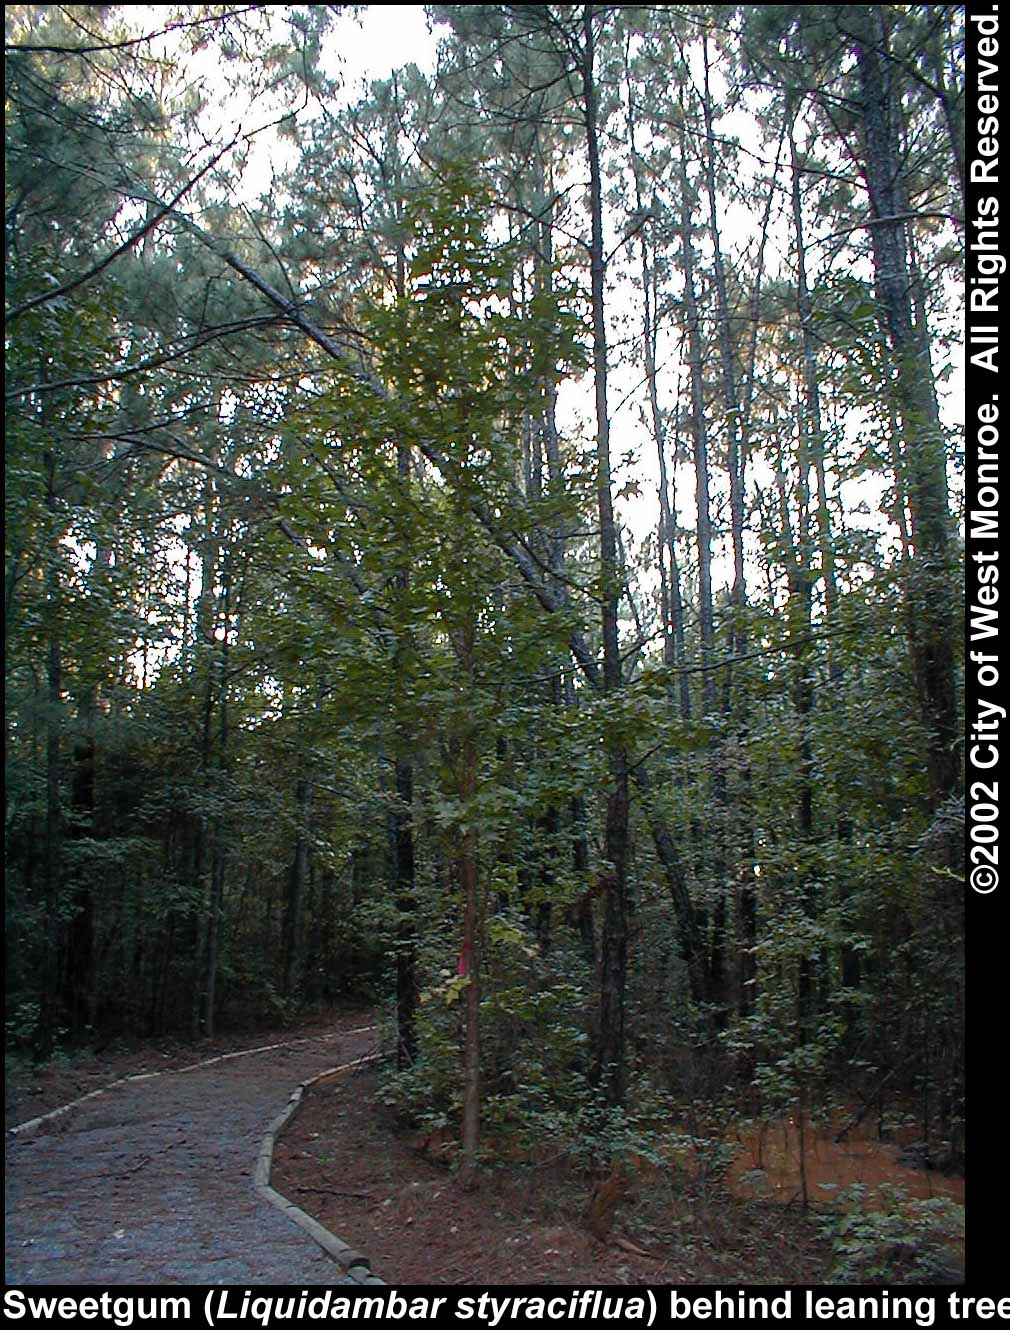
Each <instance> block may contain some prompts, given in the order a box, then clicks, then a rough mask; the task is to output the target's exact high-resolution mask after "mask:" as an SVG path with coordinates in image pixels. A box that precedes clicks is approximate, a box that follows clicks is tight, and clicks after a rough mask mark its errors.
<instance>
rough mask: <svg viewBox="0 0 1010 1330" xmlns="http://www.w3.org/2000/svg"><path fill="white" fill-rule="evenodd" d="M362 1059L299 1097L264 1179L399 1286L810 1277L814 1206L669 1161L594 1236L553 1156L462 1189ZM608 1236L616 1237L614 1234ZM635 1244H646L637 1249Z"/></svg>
mask: <svg viewBox="0 0 1010 1330" xmlns="http://www.w3.org/2000/svg"><path fill="white" fill-rule="evenodd" d="M378 1083H379V1073H378V1072H377V1071H376V1070H375V1069H374V1068H363V1069H362V1070H361V1071H360V1072H357V1073H355V1074H353V1075H352V1076H349V1077H343V1078H341V1079H340V1080H339V1081H333V1082H324V1083H323V1084H321V1085H319V1086H317V1087H314V1088H313V1089H312V1090H311V1091H310V1092H309V1093H308V1095H307V1096H306V1099H305V1101H304V1103H303V1106H302V1108H301V1109H300V1111H299V1113H298V1114H297V1116H296V1118H295V1120H294V1121H293V1123H292V1124H291V1126H290V1127H289V1128H288V1130H287V1131H286V1132H285V1134H284V1136H283V1137H282V1138H281V1140H280V1141H279V1142H278V1144H277V1148H276V1151H275V1154H274V1167H273V1175H272V1182H273V1186H274V1187H276V1188H277V1190H278V1191H280V1192H281V1193H283V1194H284V1195H285V1196H287V1197H288V1199H289V1200H291V1201H293V1202H294V1203H295V1204H296V1205H299V1206H301V1208H302V1209H303V1210H306V1211H308V1212H309V1213H310V1214H312V1215H314V1216H315V1217H316V1218H317V1219H319V1220H320V1222H321V1223H323V1224H325V1225H326V1227H327V1228H329V1229H331V1230H332V1231H333V1232H334V1233H336V1234H338V1235H339V1236H340V1237H341V1238H342V1239H343V1240H344V1241H345V1242H349V1243H351V1244H352V1246H355V1247H357V1248H358V1249H359V1250H361V1251H363V1252H365V1253H366V1254H367V1255H368V1256H369V1257H370V1258H371V1261H372V1268H373V1269H374V1270H375V1271H376V1272H377V1273H378V1274H380V1275H381V1276H382V1277H383V1278H384V1279H386V1280H387V1281H388V1282H391V1283H392V1282H396V1283H409V1284H414V1283H416V1284H480V1285H487V1286H491V1285H498V1284H572V1283H574V1284H593V1285H622V1284H638V1283H645V1282H648V1283H659V1284H695V1283H706V1284H707V1283H712V1284H759V1283H785V1284H792V1283H820V1282H823V1281H824V1279H825V1277H826V1271H827V1266H828V1261H829V1256H830V1252H829V1249H828V1245H827V1243H826V1242H825V1240H824V1239H823V1238H822V1237H821V1236H820V1234H819V1232H818V1226H817V1220H816V1217H815V1216H813V1215H811V1214H803V1213H802V1212H801V1211H800V1209H799V1208H798V1207H797V1206H790V1205H783V1204H782V1203H781V1202H778V1201H771V1200H765V1199H759V1198H754V1199H746V1198H740V1197H736V1196H733V1195H731V1194H729V1193H728V1192H726V1191H725V1190H724V1189H723V1188H722V1187H721V1186H720V1185H718V1184H712V1185H710V1186H708V1187H705V1186H703V1185H701V1184H700V1183H699V1182H698V1181H697V1180H692V1179H690V1178H688V1177H685V1176H683V1175H682V1174H678V1173H674V1172H673V1171H672V1170H671V1171H670V1172H669V1173H668V1174H665V1175H657V1176H652V1177H649V1176H643V1177H641V1178H640V1179H639V1180H638V1181H637V1182H636V1184H635V1185H634V1187H633V1194H632V1195H631V1196H630V1197H629V1198H628V1199H627V1200H625V1201H624V1202H623V1203H622V1205H621V1207H620V1208H619V1209H618V1211H617V1215H616V1220H615V1223H614V1228H613V1230H612V1239H611V1241H610V1242H608V1243H603V1242H599V1241H597V1240H596V1239H595V1238H594V1237H593V1236H592V1235H591V1234H590V1232H589V1231H588V1230H587V1228H586V1224H585V1213H586V1206H587V1201H588V1199H589V1195H590V1190H591V1184H590V1181H589V1179H588V1178H587V1177H586V1176H585V1175H584V1174H583V1173H580V1172H577V1171H576V1170H574V1169H572V1168H570V1167H567V1166H565V1165H564V1164H562V1163H560V1162H555V1163H544V1162H543V1161H541V1162H539V1163H537V1164H536V1165H522V1164H516V1163H514V1162H513V1163H510V1164H508V1165H505V1166H502V1167H499V1168H494V1167H489V1168H488V1169H487V1170H486V1171H485V1172H484V1173H483V1174H482V1178H481V1183H480V1187H479V1189H478V1190H477V1191H475V1192H473V1193H470V1194H467V1193H464V1192H463V1191H462V1190H461V1189H460V1188H459V1187H458V1186H457V1185H456V1183H455V1180H454V1178H453V1175H452V1172H451V1168H450V1166H449V1165H448V1164H447V1163H446V1162H444V1161H443V1160H439V1159H437V1158H433V1157H432V1145H433V1144H434V1145H435V1147H436V1150H437V1145H438V1143H432V1142H431V1141H430V1140H429V1141H428V1142H425V1140H424V1138H422V1137H418V1135H417V1133H411V1132H408V1131H405V1130H404V1129H403V1128H402V1127H400V1126H399V1125H398V1124H397V1121H396V1119H395V1117H394V1114H393V1112H392V1110H390V1109H389V1108H387V1107H386V1106H385V1105H384V1104H382V1103H381V1102H380V1101H379V1099H378V1098H377V1090H378ZM613 1239H618V1240H623V1241H625V1242H626V1243H627V1244H628V1245H626V1246H619V1245H616V1244H615V1242H614V1241H613ZM633 1247H638V1248H640V1249H642V1251H643V1252H644V1253H648V1255H638V1254H636V1252H635V1251H633V1250H632V1249H631V1248H633Z"/></svg>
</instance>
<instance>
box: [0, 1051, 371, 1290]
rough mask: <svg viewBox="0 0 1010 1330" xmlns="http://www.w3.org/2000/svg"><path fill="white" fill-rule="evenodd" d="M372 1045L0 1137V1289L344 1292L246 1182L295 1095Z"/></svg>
mask: <svg viewBox="0 0 1010 1330" xmlns="http://www.w3.org/2000/svg"><path fill="white" fill-rule="evenodd" d="M374 1041H375V1034H374V1032H372V1031H361V1030H357V1031H355V1030H350V1029H349V1030H347V1031H345V1032H340V1033H337V1034H334V1035H328V1036H325V1037H316V1038H312V1039H308V1040H303V1041H300V1042H298V1043H293V1044H289V1045H286V1046H284V1047H281V1048H276V1049H273V1050H270V1051H268V1052H262V1053H253V1054H251V1055H249V1056H244V1057H230V1058H227V1059H223V1060H219V1061H215V1062H214V1063H213V1064H212V1065H209V1066H205V1067H200V1068H197V1069H195V1070H184V1071H168V1072H164V1073H162V1074H161V1075H159V1076H157V1077H153V1078H149V1079H145V1080H137V1081H132V1082H129V1083H127V1084H125V1085H118V1086H116V1087H115V1088H114V1089H111V1090H109V1091H108V1092H107V1093H105V1094H102V1095H101V1096H99V1097H98V1098H95V1099H91V1100H89V1101H88V1102H87V1103H84V1104H81V1105H80V1106H78V1107H76V1108H74V1109H73V1110H72V1111H71V1112H70V1113H68V1114H66V1115H65V1116H63V1117H59V1118H56V1119H55V1120H54V1121H53V1122H52V1123H50V1124H46V1125H45V1126H43V1127H42V1128H41V1129H40V1130H38V1131H31V1132H25V1133H23V1134H21V1135H18V1136H14V1137H12V1136H10V1135H8V1138H7V1148H6V1203H5V1211H6V1230H7V1231H6V1240H5V1247H6V1253H5V1254H6V1278H7V1282H8V1283H10V1284H295V1285H301V1284H334V1283H344V1282H348V1281H347V1280H346V1279H345V1277H344V1274H343V1271H342V1270H341V1269H340V1268H339V1266H337V1265H335V1264H334V1262H333V1261H331V1260H330V1259H329V1258H328V1257H327V1256H326V1255H324V1253H323V1252H322V1251H321V1250H320V1248H319V1247H317V1246H316V1244H315V1243H314V1242H313V1241H312V1239H311V1238H310V1237H308V1236H307V1234H305V1233H303V1232H302V1231H301V1230H300V1229H299V1228H297V1227H296V1226H295V1225H294V1224H293V1223H292V1222H291V1221H290V1220H289V1219H287V1218H285V1216H284V1215H283V1214H282V1213H281V1212H280V1211H279V1210H277V1209H276V1208H275V1207H274V1206H272V1205H270V1204H268V1203H267V1202H266V1201H264V1200H262V1199H261V1198H260V1197H259V1196H257V1195H256V1193H255V1192H254V1190H253V1174H254V1171H255V1168H256V1159H257V1155H258V1153H259V1149H260V1144H261V1142H262V1140H263V1137H264V1135H265V1134H266V1132H267V1129H268V1128H269V1127H270V1124H271V1122H272V1121H273V1120H274V1119H275V1118H276V1117H277V1115H278V1114H279V1113H280V1112H281V1111H282V1110H283V1109H284V1107H285V1105H286V1104H287V1102H288V1099H289V1097H290V1095H291V1093H292V1091H293V1090H294V1089H295V1087H296V1085H298V1084H299V1083H300V1082H301V1081H304V1080H306V1079H308V1078H309V1077H311V1076H314V1075H316V1074H318V1073H319V1072H321V1071H324V1070H326V1069H327V1068H329V1067H333V1066H337V1065H339V1064H342V1063H344V1062H348V1061H350V1060H352V1059H354V1058H357V1057H361V1056H362V1055H364V1054H367V1053H369V1052H372V1051H373V1049H374ZM347 1074H348V1075H353V1074H354V1073H353V1072H349V1073H347Z"/></svg>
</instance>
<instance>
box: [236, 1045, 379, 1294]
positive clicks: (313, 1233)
mask: <svg viewBox="0 0 1010 1330" xmlns="http://www.w3.org/2000/svg"><path fill="white" fill-rule="evenodd" d="M360 1033H363V1031H361V1032H360ZM381 1057H382V1054H381V1053H369V1054H367V1055H366V1056H365V1057H361V1058H354V1059H353V1061H351V1062H344V1063H342V1064H341V1065H340V1066H339V1067H330V1068H328V1069H327V1070H326V1071H321V1072H319V1073H318V1074H317V1075H316V1076H310V1077H309V1079H308V1080H306V1081H302V1082H301V1084H299V1085H298V1086H296V1087H295V1089H294V1090H293V1091H292V1094H291V1098H290V1099H289V1100H288V1103H287V1106H286V1107H285V1108H284V1110H283V1111H282V1112H281V1113H279V1114H278V1115H277V1117H276V1118H274V1120H273V1122H272V1123H271V1124H270V1128H269V1130H268V1131H267V1134H266V1135H265V1136H264V1137H263V1143H262V1145H261V1146H260V1152H259V1158H258V1159H257V1161H256V1172H255V1174H254V1176H253V1187H254V1188H255V1189H256V1192H257V1193H258V1195H260V1196H261V1197H262V1198H263V1199H264V1200H265V1201H269V1202H270V1204H271V1205H275V1206H276V1207H277V1209H278V1210H280V1211H281V1212H282V1213H283V1214H284V1215H286V1216H287V1218H288V1219H290V1220H291V1222H292V1223H294V1224H297V1225H298V1227H299V1228H301V1229H303V1230H304V1231H305V1232H306V1233H307V1234H308V1235H309V1237H310V1238H311V1239H312V1240H313V1242H315V1243H317V1244H318V1245H319V1246H320V1247H322V1249H323V1251H324V1252H325V1253H326V1254H327V1256H329V1257H330V1258H331V1259H332V1260H334V1261H336V1263H337V1264H338V1265H339V1266H341V1267H342V1268H343V1269H344V1270H346V1272H347V1274H348V1277H349V1278H351V1279H353V1280H354V1281H355V1282H356V1283H358V1284H385V1282H386V1281H385V1280H384V1279H379V1278H378V1276H377V1275H373V1274H372V1270H371V1261H370V1260H369V1258H368V1257H367V1256H365V1255H363V1254H362V1253H361V1252H359V1251H357V1250H356V1249H355V1248H354V1247H351V1246H350V1245H349V1244H348V1243H346V1242H344V1241H343V1240H342V1239H341V1238H338V1237H337V1236H336V1234H335V1233H331V1232H330V1230H329V1229H328V1228H326V1227H324V1225H322V1224H320V1222H319V1220H318V1219H314V1218H313V1217H312V1215H310V1214H306V1212H305V1211H304V1210H302V1209H301V1208H300V1207H299V1206H297V1205H295V1203H294V1201H289V1200H288V1198H287V1197H286V1196H284V1195H282V1193H281V1192H279V1191H277V1190H275V1188H273V1187H272V1186H271V1185H270V1169H271V1166H272V1164H273V1157H274V1146H275V1145H276V1144H277V1141H278V1139H279V1138H280V1136H281V1134H282V1132H283V1131H284V1130H285V1129H286V1128H287V1127H288V1126H289V1125H290V1123H291V1121H292V1119H293V1118H294V1116H295V1114H296V1113H297V1112H298V1109H299V1108H300V1107H301V1104H302V1100H303V1099H304V1098H305V1092H306V1091H307V1090H310V1089H311V1088H312V1087H313V1086H315V1085H320V1084H322V1082H323V1081H328V1080H331V1079H332V1078H333V1077H335V1076H339V1075H341V1073H343V1072H345V1071H352V1070H353V1069H354V1068H355V1067H362V1066H364V1065H365V1064H366V1063H368V1062H376V1061H378V1060H379V1059H380V1058H381Z"/></svg>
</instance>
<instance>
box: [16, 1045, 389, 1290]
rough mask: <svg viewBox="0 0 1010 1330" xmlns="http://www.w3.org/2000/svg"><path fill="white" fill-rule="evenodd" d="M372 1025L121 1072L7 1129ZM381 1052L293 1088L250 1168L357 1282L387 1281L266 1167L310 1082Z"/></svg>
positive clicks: (20, 1131) (256, 1183)
mask: <svg viewBox="0 0 1010 1330" xmlns="http://www.w3.org/2000/svg"><path fill="white" fill-rule="evenodd" d="M375 1028H376V1027H375V1026H374V1025H362V1026H357V1027H356V1028H354V1029H352V1030H340V1031H334V1032H333V1033H332V1034H324V1035H310V1036H307V1037H305V1038H302V1039H292V1040H281V1041H279V1042H277V1043H273V1044H263V1045H260V1046H258V1047H256V1048H246V1049H239V1050H237V1051H235V1052H231V1053H221V1054H218V1055H217V1056H215V1057H211V1058H204V1059H203V1060H202V1061H199V1062H192V1063H189V1064H187V1065H185V1066H182V1067H166V1068H164V1069H163V1070H159V1071H145V1072H137V1073H133V1074H132V1075H129V1076H121V1077H119V1078H118V1079H116V1080H114V1081H110V1082H109V1083H108V1084H107V1085H104V1086H101V1087H99V1088H98V1089H96V1090H91V1091H89V1093H88V1094H85V1095H81V1096H80V1097H79V1098H77V1099H72V1100H70V1101H69V1102H68V1103H66V1104H62V1105H60V1106H59V1107H58V1108H54V1109H50V1110H49V1111H48V1112H46V1113H41V1114H39V1115H38V1116H37V1117H34V1118H30V1119H28V1120H27V1121H25V1122H21V1123H18V1124H17V1125H16V1126H13V1127H9V1128H8V1129H7V1133H6V1134H7V1136H8V1137H9V1138H12V1139H17V1138H18V1137H27V1136H29V1135H30V1134H31V1133H33V1132H34V1131H36V1130H38V1129H39V1128H40V1127H43V1126H45V1124H47V1123H49V1122H53V1121H55V1120H57V1119H59V1118H62V1117H65V1116H66V1115H67V1114H69V1113H72V1112H73V1111H74V1109H77V1108H79V1107H82V1106H83V1105H85V1104H88V1103H90V1102H91V1101H92V1100H94V1099H97V1098H99V1097H100V1096H102V1095H105V1094H109V1093H111V1092H112V1091H114V1090H117V1089H120V1088H121V1087H124V1086H127V1085H132V1084H135V1083H137V1082H139V1081H148V1080H154V1079H156V1078H158V1077H165V1076H173V1075H177V1076H178V1075H184V1074H185V1073H187V1072H194V1071H202V1070H204V1069H205V1068H207V1067H211V1066H214V1065H215V1064H217V1063H221V1062H229V1061H233V1060H234V1059H236V1058H245V1057H252V1056H254V1055H256V1054H257V1053H271V1052H275V1051H277V1050H279V1049H285V1048H294V1047H298V1046H300V1045H303V1044H308V1043H315V1042H325V1041H327V1040H332V1039H337V1038H340V1037H346V1036H348V1035H356V1034H368V1033H370V1032H371V1031H373V1030H374V1029H375ZM382 1056H383V1054H381V1053H369V1054H366V1055H364V1056H362V1057H358V1058H353V1059H352V1060H351V1061H349V1062H344V1063H341V1064H339V1065H338V1066H335V1067H328V1068H326V1069H325V1070H323V1071H321V1072H318V1073H316V1075H314V1076H310V1077H308V1078H307V1079H306V1080H304V1081H301V1082H299V1084H298V1085H297V1086H296V1087H295V1089H294V1090H293V1091H292V1093H291V1095H290V1098H289V1099H288V1102H287V1104H286V1106H285V1107H284V1109H283V1110H282V1111H281V1112H280V1113H279V1114H278V1115H277V1117H276V1118H275V1119H274V1120H273V1122H272V1123H271V1124H270V1126H269V1128H268V1130H267V1133H266V1135H265V1136H264V1137H263V1139H262V1141H261V1143H260V1148H259V1154H258V1157H257V1160H256V1166H255V1171H254V1173H253V1184H252V1185H253V1190H254V1191H255V1192H256V1194H257V1195H258V1196H259V1197H260V1198H261V1199H262V1200H264V1201H267V1202H269V1204H270V1205H272V1206H274V1207H275V1208H276V1209H277V1210H279V1211H280V1212H281V1213H282V1214H283V1215H285V1217H286V1218H287V1219H289V1220H290V1221H291V1222H292V1223H293V1224H296V1225H297V1226H298V1227H299V1228H300V1229H302V1231H303V1232H304V1233H305V1234H306V1235H307V1236H308V1237H310V1238H311V1239H312V1240H313V1242H315V1243H316V1245H317V1246H319V1247H320V1248H321V1249H322V1250H323V1252H324V1253H325V1254H326V1255H327V1256H328V1257H329V1258H330V1259H331V1260H333V1261H334V1262H336V1264H337V1265H338V1266H339V1267H340V1268H341V1269H342V1270H343V1271H344V1273H345V1275H346V1277H347V1278H348V1279H349V1280H351V1281H353V1282H354V1283H357V1284H382V1285H384V1284H385V1280H382V1279H380V1278H379V1277H378V1276H377V1275H374V1274H373V1273H372V1270H371V1262H370V1260H369V1258H368V1257H367V1256H366V1255H364V1254H363V1253H362V1252H360V1251H358V1250H356V1249H355V1248H354V1247H352V1246H350V1244H349V1243H346V1242H344V1241H343V1240H342V1239H341V1238H338V1237H337V1236H336V1234H334V1233H332V1232H330V1230H329V1229H328V1228H326V1227H324V1225H322V1224H321V1223H320V1222H319V1221H318V1220H317V1219H315V1218H314V1217H313V1216H312V1215H310V1214H307V1213H306V1212H305V1211H304V1210H302V1209H301V1208H300V1207H299V1206H297V1205H295V1203H294V1202H293V1201H291V1200H289V1199H288V1198H287V1197H286V1196H284V1195H283V1194H282V1193H281V1192H279V1191H277V1190H276V1189H275V1188H274V1187H273V1186H271V1183H270V1172H271V1168H272V1165H273V1154H274V1148H275V1146H276V1143H277V1141H278V1139H279V1138H280V1136H281V1134H282V1133H283V1132H284V1131H285V1130H286V1128H287V1127H288V1126H289V1125H290V1123H291V1121H292V1120H293V1118H294V1116H295V1114H296V1113H297V1111H298V1109H299V1107H300V1106H301V1104H302V1102H303V1100H304V1097H305V1094H306V1092H307V1091H308V1090H310V1089H311V1088H312V1087H313V1086H316V1085H320V1084H322V1083H323V1082H325V1081H328V1080H331V1079H333V1078H334V1077H337V1076H340V1075H343V1074H344V1073H346V1072H349V1071H353V1070H354V1069H355V1068H357V1067H361V1066H364V1065H366V1064H367V1063H370V1062H376V1061H378V1060H380V1059H381V1058H382Z"/></svg>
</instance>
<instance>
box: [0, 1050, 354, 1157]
mask: <svg viewBox="0 0 1010 1330" xmlns="http://www.w3.org/2000/svg"><path fill="white" fill-rule="evenodd" d="M374 1029H375V1026H374V1025H359V1026H358V1027H357V1029H355V1030H334V1031H333V1033H332V1034H312V1035H307V1036H306V1037H305V1038H304V1039H288V1040H282V1041H281V1042H280V1043H278V1044H262V1045H260V1047H259V1048H242V1049H239V1050H238V1052H236V1053H219V1054H218V1055H217V1056H216V1057H213V1058H204V1059H203V1061H202V1062H190V1063H189V1064H188V1065H187V1066H185V1067H166V1068H165V1069H164V1070H163V1071H139V1072H134V1073H133V1075H131V1076H120V1077H119V1079H118V1080H116V1081H110V1082H109V1084H108V1085H103V1086H100V1087H99V1089H97V1090H90V1091H89V1092H88V1093H87V1094H84V1095H81V1097H80V1098H79V1099H71V1100H70V1102H69V1103H68V1104H61V1105H60V1107H59V1108H53V1109H50V1110H49V1112H48V1113H40V1114H39V1116H38V1117H36V1118H29V1119H28V1121H27V1122H19V1123H18V1124H17V1126H15V1127H8V1128H7V1132H6V1134H7V1135H8V1136H15V1137H16V1136H21V1135H22V1134H24V1133H25V1132H30V1131H34V1130H35V1128H36V1127H41V1126H43V1124H44V1123H46V1122H52V1121H53V1120H54V1119H55V1118H61V1117H63V1116H64V1114H66V1113H69V1112H70V1111H71V1109H74V1108H79V1107H80V1105H81V1104H86V1103H88V1102H89V1101H90V1100H92V1099H97V1098H98V1096H99V1095H103V1094H108V1093H109V1092H110V1091H111V1090H118V1089H119V1088H120V1086H122V1085H133V1084H135V1083H136V1082H137V1081H153V1080H154V1079H155V1077H157V1076H173V1075H176V1076H181V1075H182V1074H183V1073H184V1072H187V1071H200V1070H201V1069H202V1068H204V1067H212V1066H213V1065H214V1064H215V1063H216V1062H230V1061H231V1060H232V1059H233V1058H248V1057H252V1056H253V1055H254V1054H256V1053H273V1052H275V1051H276V1050H277V1049H278V1048H298V1047H299V1046H300V1045H302V1044H311V1043H313V1042H316V1041H318V1042H319V1043H328V1042H329V1041H330V1040H331V1039H339V1038H341V1037H342V1036H343V1037H347V1036H349V1035H352V1034H368V1033H369V1032H370V1031H371V1030H374ZM348 1065H350V1064H348ZM338 1070H339V1069H338ZM330 1074H331V1073H330V1072H324V1073H323V1075H324V1076H329V1075H330ZM305 1084H306V1085H309V1084H311V1082H309V1081H306V1082H305Z"/></svg>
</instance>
